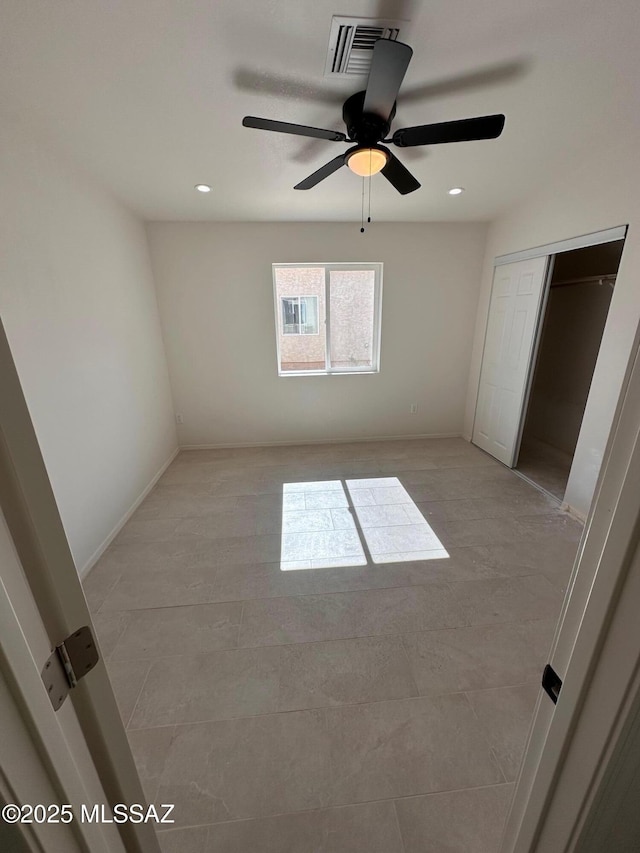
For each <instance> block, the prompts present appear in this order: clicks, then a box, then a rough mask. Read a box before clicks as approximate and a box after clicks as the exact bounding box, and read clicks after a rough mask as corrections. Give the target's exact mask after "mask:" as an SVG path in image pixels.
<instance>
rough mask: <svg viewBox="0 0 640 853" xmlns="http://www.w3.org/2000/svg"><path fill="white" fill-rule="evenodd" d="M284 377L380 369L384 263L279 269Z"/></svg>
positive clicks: (278, 312) (277, 298)
mask: <svg viewBox="0 0 640 853" xmlns="http://www.w3.org/2000/svg"><path fill="white" fill-rule="evenodd" d="M273 279H274V295H275V314H276V336H277V343H278V372H279V373H280V374H287V373H311V372H313V373H371V372H376V371H378V370H379V369H380V357H379V337H380V314H381V296H382V264H301V265H299V266H294V265H293V264H274V265H273Z"/></svg>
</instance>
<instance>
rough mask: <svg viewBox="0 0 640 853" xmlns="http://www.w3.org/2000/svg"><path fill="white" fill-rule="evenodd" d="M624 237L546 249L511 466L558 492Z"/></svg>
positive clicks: (576, 432)
mask: <svg viewBox="0 0 640 853" xmlns="http://www.w3.org/2000/svg"><path fill="white" fill-rule="evenodd" d="M623 242H624V241H623V240H616V241H614V242H610V243H604V244H602V245H598V246H588V247H586V248H580V249H575V250H573V251H567V252H561V253H559V254H556V255H554V256H552V258H551V259H550V260H551V263H552V266H551V272H550V277H549V279H548V286H547V292H546V303H543V304H544V313H543V317H542V325H541V331H540V332H539V335H538V342H537V350H536V353H535V357H534V358H535V360H534V370H533V375H532V380H531V382H530V386H529V395H528V403H527V406H526V413H525V417H524V427H523V429H522V436H521V442H520V449H519V453H518V457H517V462H516V465H515V467H516V469H517V470H518V471H520V473H521V474H523V475H524V476H526V477H527V478H528V479H530V480H532V481H533V482H534V483H536V484H537V485H538V486H541V487H542V488H544V489H546V490H547V491H548V492H550V493H551V494H553V495H555V496H556V497H558V498H559V499H562V498H563V497H564V493H565V490H566V485H567V481H568V479H569V472H570V470H571V464H572V461H573V455H574V451H575V448H576V444H577V442H578V435H579V433H580V427H581V425H582V417H583V414H584V409H585V406H586V403H587V397H588V395H589V388H590V386H591V379H592V377H593V372H594V369H595V365H596V360H597V357H598V351H599V349H600V342H601V340H602V334H603V332H604V326H605V322H606V319H607V314H608V311H609V305H610V303H611V297H612V294H613V289H614V287H615V281H616V274H617V271H618V266H619V263H620V256H621V253H622V246H623Z"/></svg>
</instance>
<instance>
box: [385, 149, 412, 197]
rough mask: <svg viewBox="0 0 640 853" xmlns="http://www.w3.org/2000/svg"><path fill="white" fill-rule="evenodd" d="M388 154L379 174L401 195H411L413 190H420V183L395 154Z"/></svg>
mask: <svg viewBox="0 0 640 853" xmlns="http://www.w3.org/2000/svg"><path fill="white" fill-rule="evenodd" d="M388 153H389V159H388V160H387V165H386V166H385V167H384V169H383V170H382V173H381V174H383V175H384V176H385V178H386V179H387V180H388V181H389V183H390V184H392V185H393V186H394V187H395V188H396V189H397V190H398V192H399V193H401V194H402V195H407V193H412V192H413V191H414V190H417V189H420V183H419V182H418V181H417V180H416V179H415V178H414V177H413V175H412V174H411V172H410V171H409V170H408V169H407V168H405V167H404V166H403V165H402V163H401V162H400V160H398V158H397V157H396V156H395V154H392V153H391V151H389V152H388Z"/></svg>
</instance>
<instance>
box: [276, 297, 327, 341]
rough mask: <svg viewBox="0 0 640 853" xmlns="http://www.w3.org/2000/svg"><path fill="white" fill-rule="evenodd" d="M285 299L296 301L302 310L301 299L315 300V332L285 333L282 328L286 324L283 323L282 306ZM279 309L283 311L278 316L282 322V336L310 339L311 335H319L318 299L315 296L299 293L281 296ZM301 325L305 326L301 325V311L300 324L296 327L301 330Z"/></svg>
mask: <svg viewBox="0 0 640 853" xmlns="http://www.w3.org/2000/svg"><path fill="white" fill-rule="evenodd" d="M285 299H297V300H298V305H299V306H300V308H302V302H301V301H300V300H301V299H315V301H316V312H315V313H316V327H317V328H316V331H315V332H285V330H284V327H285V326H286V325H287V324H286V323H285V322H284V305H283V304H282V303H284V301H285ZM280 307H281V308H282V309H283V313H281V315H280V318H281V320H282V334H283V335H286V336H287V337H289V336H290V335H299V336H301V337H305V338H307V337H310V336H312V335H319V334H320V318H319V299H318V297H317V296H316V295H315V294H310V295H309V294H307V293H300V294H298V295H297V296H281V297H280ZM303 325H307V324H306V323H304V324H303V323H302V310H301V311H300V322H299V323H298V327H299V328H302V326H303Z"/></svg>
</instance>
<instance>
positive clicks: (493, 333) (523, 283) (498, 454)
mask: <svg viewBox="0 0 640 853" xmlns="http://www.w3.org/2000/svg"><path fill="white" fill-rule="evenodd" d="M548 265H549V257H548V256H544V257H539V258H532V259H530V260H525V261H518V262H517V263H512V264H502V265H500V266H497V267H496V268H495V273H494V277H493V288H492V291H491V303H490V306H489V317H488V321H487V332H486V336H485V342H484V354H483V357H482V369H481V373H480V385H479V389H478V401H477V405H476V417H475V422H474V428H473V443H474V444H476V445H477V446H478V447H480V448H482V450H486V451H487V453H490V454H491V455H492V456H495V458H496V459H498V460H499V461H500V462H503V463H504V464H505V465H508V466H509V467H510V468H512V467H513V466H514V465H515V460H516V456H517V450H518V441H519V433H520V423H521V419H522V411H523V409H524V405H525V401H526V391H527V382H528V378H529V369H530V365H531V360H532V355H533V349H534V342H535V336H536V329H537V326H538V317H539V315H540V307H541V302H542V298H543V293H544V284H545V281H546V274H547V269H548Z"/></svg>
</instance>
